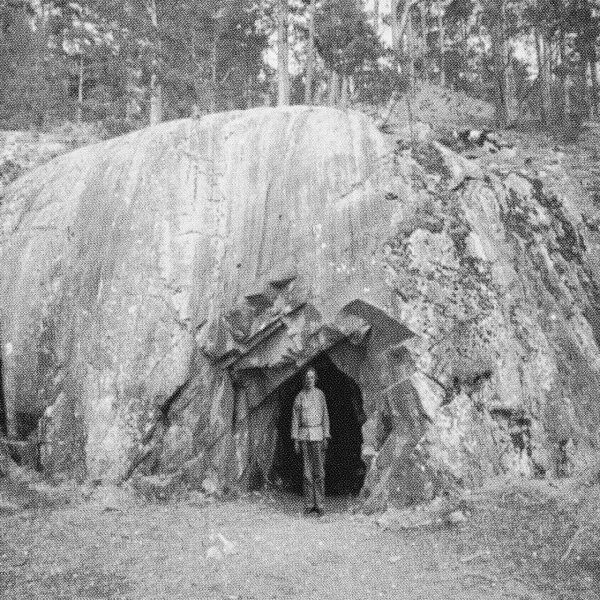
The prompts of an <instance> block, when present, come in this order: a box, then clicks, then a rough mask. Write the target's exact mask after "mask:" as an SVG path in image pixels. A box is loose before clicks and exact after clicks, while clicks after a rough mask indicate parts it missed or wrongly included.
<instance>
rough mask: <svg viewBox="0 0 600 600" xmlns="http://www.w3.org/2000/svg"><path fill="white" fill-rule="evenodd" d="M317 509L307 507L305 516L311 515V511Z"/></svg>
mask: <svg viewBox="0 0 600 600" xmlns="http://www.w3.org/2000/svg"><path fill="white" fill-rule="evenodd" d="M313 510H315V509H314V508H305V509H304V516H308V515H310V513H311V512H312V511H313Z"/></svg>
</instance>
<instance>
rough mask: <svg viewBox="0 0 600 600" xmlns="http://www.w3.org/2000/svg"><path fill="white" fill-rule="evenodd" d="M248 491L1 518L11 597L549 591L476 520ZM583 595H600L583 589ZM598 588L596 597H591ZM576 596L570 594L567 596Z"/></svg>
mask: <svg viewBox="0 0 600 600" xmlns="http://www.w3.org/2000/svg"><path fill="white" fill-rule="evenodd" d="M301 508H302V506H301V502H300V499H299V498H296V497H287V498H285V499H283V500H282V498H274V497H272V498H268V497H262V496H261V497H258V496H249V497H245V498H241V499H238V500H235V501H230V502H212V503H208V504H203V503H202V502H193V501H190V500H187V501H181V502H176V503H171V504H156V503H154V504H152V503H149V504H143V505H140V506H130V507H126V508H122V509H115V508H111V507H110V506H107V505H104V506H103V505H101V504H94V503H78V504H75V505H72V506H65V507H62V508H59V509H53V510H48V509H39V508H38V509H29V510H26V511H23V512H20V513H18V514H16V515H13V516H4V517H1V516H0V598H3V599H5V600H12V599H15V600H17V599H18V600H26V599H35V600H39V599H42V598H43V599H44V600H53V599H73V598H75V599H79V598H81V599H83V598H94V599H104V598H106V599H108V598H126V599H131V600H137V599H163V598H164V599H169V600H175V599H179V598H181V599H183V598H185V599H201V600H205V599H206V600H209V599H210V600H212V599H219V600H222V599H238V600H242V599H244V600H250V599H252V600H267V599H272V598H274V599H288V598H290V599H298V600H300V599H302V600H309V599H311V600H312V599H315V600H316V599H324V600H325V599H332V600H333V599H340V600H342V599H343V600H350V599H361V600H370V599H378V598H389V599H392V598H393V599H407V600H408V599H410V600H482V599H484V598H485V599H487V600H501V599H514V600H542V599H544V600H549V599H551V598H558V597H559V596H558V595H555V594H553V593H551V592H550V591H548V590H546V591H539V586H538V589H537V590H536V589H534V585H533V584H532V583H528V581H527V580H526V579H524V578H523V577H519V576H518V575H515V574H514V573H513V574H508V573H506V572H504V570H503V568H502V565H501V564H499V563H496V562H494V561H493V560H490V559H489V558H487V557H486V555H485V554H481V553H478V550H479V549H478V548H477V547H475V543H474V542H473V541H472V540H473V538H472V533H473V532H472V531H469V528H470V527H472V525H471V524H470V523H468V522H467V523H466V524H463V525H461V526H460V527H452V528H449V527H445V528H433V529H420V530H412V531H400V532H391V531H383V530H382V529H381V528H380V527H379V526H378V525H377V523H376V520H375V519H374V518H373V517H367V516H364V515H361V514H352V513H351V512H350V511H348V510H347V508H348V502H347V501H345V500H329V506H328V512H327V514H326V516H325V517H323V518H317V517H316V516H314V517H313V516H311V517H304V516H303V515H302V514H301ZM583 591H584V592H585V593H583V592H582V593H581V594H579V595H578V596H573V597H577V598H590V599H591V598H597V596H595V595H593V592H592V591H590V590H587V591H585V590H583ZM586 594H587V595H586ZM560 597H565V598H566V597H567V596H560Z"/></svg>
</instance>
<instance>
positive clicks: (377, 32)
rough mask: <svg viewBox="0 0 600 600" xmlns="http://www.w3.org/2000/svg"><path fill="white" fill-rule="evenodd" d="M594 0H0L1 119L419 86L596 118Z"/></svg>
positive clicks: (316, 97) (179, 113)
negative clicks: (426, 85)
mask: <svg viewBox="0 0 600 600" xmlns="http://www.w3.org/2000/svg"><path fill="white" fill-rule="evenodd" d="M599 34H600V1H599V0H390V1H388V2H384V0H381V1H380V0H370V1H368V2H365V1H363V0H262V1H258V0H125V1H122V0H78V1H69V0H0V81H2V82H3V85H2V86H1V87H0V127H2V128H4V129H23V128H48V127H52V126H54V125H56V124H61V123H65V122H92V123H100V124H102V126H103V127H104V128H105V129H106V131H107V132H108V133H109V134H113V135H114V134H118V133H122V132H125V131H128V130H131V129H135V128H139V127H141V126H145V125H147V124H148V123H152V124H154V123H157V122H160V121H161V120H164V119H173V118H179V117H189V116H200V115H202V114H206V113H210V112H216V111H222V110H231V109H243V108H250V107H254V106H263V105H275V104H279V105H285V104H296V103H306V104H311V103H314V104H331V105H342V106H348V105H352V104H355V103H363V104H364V103H369V104H372V105H382V104H385V103H387V102H388V101H389V99H390V97H393V95H394V94H398V93H410V91H411V90H413V89H414V88H415V87H416V86H418V85H419V83H420V82H422V81H427V82H433V83H436V84H439V85H440V86H445V87H447V88H450V89H454V90H459V91H463V92H466V93H468V94H469V95H471V96H473V97H476V98H479V99H482V100H487V101H490V102H492V103H493V104H494V106H495V109H496V119H497V121H498V123H499V124H501V125H509V124H511V123H515V122H518V121H523V120H536V121H541V122H542V123H544V124H551V123H557V122H568V123H572V122H573V121H578V120H579V121H580V120H585V119H590V118H596V117H597V116H598V100H599V98H598V95H599V90H598V38H599Z"/></svg>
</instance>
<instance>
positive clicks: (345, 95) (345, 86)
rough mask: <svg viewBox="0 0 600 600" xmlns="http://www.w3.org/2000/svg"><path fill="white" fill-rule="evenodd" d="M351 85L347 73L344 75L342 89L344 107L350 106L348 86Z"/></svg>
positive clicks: (341, 102) (341, 99)
mask: <svg viewBox="0 0 600 600" xmlns="http://www.w3.org/2000/svg"><path fill="white" fill-rule="evenodd" d="M349 85H350V82H349V81H348V77H347V76H346V75H344V76H343V77H342V91H341V94H340V106H341V107H342V108H347V107H348V87H349Z"/></svg>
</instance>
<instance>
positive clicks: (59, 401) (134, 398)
mask: <svg viewBox="0 0 600 600" xmlns="http://www.w3.org/2000/svg"><path fill="white" fill-rule="evenodd" d="M397 148H398V147H397V146H396V144H394V143H390V140H387V139H385V137H384V136H382V135H381V134H380V133H379V132H378V131H377V130H376V128H375V127H374V126H373V124H372V123H371V122H370V121H369V119H367V118H366V117H365V116H363V115H360V114H357V113H352V112H339V111H335V110H332V109H326V108H306V107H292V108H285V109H276V110H275V109H257V110H252V111H247V112H234V113H226V114H220V115H213V116H210V117H206V118H204V119H202V120H200V121H177V122H171V123H166V124H164V125H161V126H160V127H157V128H152V129H148V130H144V131H140V132H137V133H135V134H132V135H130V136H127V137H124V138H120V139H117V140H112V141H110V142H107V143H104V144H100V145H97V146H92V147H89V148H85V149H83V150H79V151H77V152H75V153H73V154H70V155H67V156H64V157H61V158H59V159H57V160H55V161H53V162H51V163H49V164H47V165H46V166H44V167H42V168H41V169H38V170H36V171H35V172H32V173H30V174H28V175H27V176H25V177H24V178H22V179H20V180H19V181H18V182H16V183H15V184H13V185H12V186H11V187H10V188H9V189H8V191H7V192H6V194H5V197H4V198H3V200H2V204H1V206H0V227H1V233H0V318H1V319H2V321H1V329H0V331H1V332H2V340H1V342H2V370H3V375H4V392H5V400H6V404H7V406H6V408H7V417H8V425H9V428H10V429H11V430H12V431H11V433H12V434H16V433H17V429H18V426H19V423H20V422H21V421H20V419H21V420H22V415H24V414H25V415H33V417H34V418H35V417H41V415H42V414H43V413H44V411H45V410H46V408H47V407H48V406H52V407H53V408H52V410H51V411H50V413H46V414H50V417H49V418H48V419H47V422H46V423H45V425H44V431H45V434H44V435H45V437H46V439H47V441H48V443H49V446H48V448H50V450H49V451H48V452H47V453H46V455H45V460H44V468H45V469H46V470H47V472H49V473H68V474H71V475H74V476H79V477H83V476H86V477H89V478H91V479H101V480H112V481H121V480H123V479H126V478H128V477H130V476H131V475H132V474H134V473H137V474H138V475H139V476H142V477H148V476H155V475H157V474H161V473H171V474H174V475H176V476H177V477H181V480H182V481H183V482H184V483H186V484H187V485H190V486H193V487H196V488H199V489H200V488H201V487H202V483H203V482H204V481H206V480H209V481H214V482H216V485H217V486H218V488H219V489H224V488H226V487H230V486H233V485H235V484H236V483H239V482H245V483H248V481H249V479H250V478H252V477H259V475H258V474H262V475H260V476H264V477H268V475H269V469H270V468H271V466H272V461H273V453H274V452H275V447H276V441H277V431H276V423H277V419H278V414H279V413H278V405H277V404H268V403H264V402H263V401H264V400H265V398H267V397H268V396H269V394H271V393H272V392H273V391H274V390H275V389H276V388H277V387H278V386H279V385H280V384H281V383H282V382H284V381H285V380H286V379H287V378H288V377H290V376H291V375H292V374H294V373H295V372H296V371H297V370H298V369H299V368H301V367H302V366H303V365H304V364H306V362H307V361H308V360H310V359H311V358H313V357H314V356H315V355H317V354H318V353H322V352H327V354H328V355H329V357H330V358H331V360H332V361H333V363H334V364H335V365H336V367H337V368H339V369H340V370H341V371H342V372H343V373H345V374H346V375H348V376H349V377H351V378H352V379H354V381H355V382H356V383H357V384H358V385H359V386H360V389H361V392H362V396H363V406H362V407H361V411H362V413H361V422H363V421H364V424H363V426H362V429H363V438H364V445H363V459H364V460H365V462H366V463H367V465H368V467H369V473H368V475H367V478H366V480H365V488H364V490H363V498H364V499H365V501H366V502H368V503H370V505H371V507H372V508H373V509H375V508H380V507H383V506H385V505H386V504H389V503H395V504H398V505H402V504H410V503H413V502H417V501H419V500H424V499H425V500H431V499H432V498H433V497H434V496H435V495H436V493H437V491H439V490H438V487H439V486H443V485H444V483H443V482H446V481H449V480H450V479H453V480H454V481H455V482H459V483H462V484H464V485H477V484H479V483H481V482H482V481H483V480H484V479H485V478H486V477H487V476H489V475H493V474H495V473H499V472H503V471H511V472H515V473H522V474H524V475H531V474H534V473H542V472H552V470H553V469H555V468H556V464H557V463H559V462H560V461H561V460H562V458H561V456H562V454H561V453H564V451H565V450H564V449H565V447H566V445H567V444H570V446H569V448H570V450H569V452H570V453H571V454H573V455H576V454H577V452H578V448H581V449H583V448H584V446H585V448H586V452H588V451H589V448H595V447H596V446H597V444H598V439H597V431H598V426H599V425H600V412H599V409H598V406H599V405H598V403H597V402H596V399H597V397H598V394H599V393H600V373H599V372H600V353H599V352H598V346H597V339H600V338H599V337H598V336H600V325H599V324H600V318H598V315H600V306H598V304H597V297H598V293H597V291H598V290H597V286H598V283H597V282H598V268H599V265H600V261H598V256H600V251H599V248H600V241H599V240H598V239H597V237H598V236H597V234H593V233H590V232H589V231H587V230H586V229H585V227H584V224H583V218H582V216H581V214H579V213H578V209H577V207H576V206H574V205H573V203H570V202H569V201H568V199H566V198H563V197H561V196H560V195H552V194H550V193H548V191H546V190H545V189H544V188H543V187H542V186H541V185H540V184H539V182H538V181H536V180H532V179H530V178H529V179H528V178H526V177H524V176H523V175H521V174H518V173H514V172H511V171H507V172H505V173H504V174H502V173H499V172H495V171H493V170H492V169H491V168H488V167H485V168H484V167H482V166H478V165H476V164H474V163H472V162H469V161H467V160H465V159H464V158H462V157H459V156H457V155H456V154H453V153H452V152H451V151H450V150H448V149H447V148H444V147H443V146H440V145H439V144H436V143H424V144H422V145H420V146H418V147H417V148H415V149H414V151H413V152H412V153H408V152H405V153H403V152H401V151H399V150H398V149H397ZM413 333H415V334H417V336H416V337H412V338H411V336H412V334H413ZM363 417H364V418H363ZM34 420H35V419H34Z"/></svg>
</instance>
